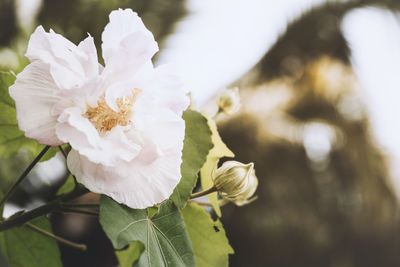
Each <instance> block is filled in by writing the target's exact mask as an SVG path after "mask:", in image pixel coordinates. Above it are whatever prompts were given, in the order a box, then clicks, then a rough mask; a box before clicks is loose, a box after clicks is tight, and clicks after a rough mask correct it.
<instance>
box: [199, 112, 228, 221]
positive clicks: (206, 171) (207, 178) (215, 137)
mask: <svg viewBox="0 0 400 267" xmlns="http://www.w3.org/2000/svg"><path fill="white" fill-rule="evenodd" d="M207 122H208V126H209V127H210V129H211V132H212V136H211V139H212V142H213V144H214V147H213V148H212V149H211V150H210V152H209V153H208V156H207V161H206V163H204V165H203V167H202V168H201V170H200V177H201V186H202V187H203V189H208V188H210V187H212V186H213V185H214V183H213V181H212V178H211V175H212V172H213V170H214V168H216V167H217V164H218V161H219V159H220V158H222V157H234V156H235V155H234V154H233V152H232V151H230V150H229V148H228V147H227V146H226V145H225V143H224V142H223V141H222V139H221V137H220V136H219V133H218V129H217V125H216V124H215V122H214V121H213V120H211V119H207ZM207 197H208V199H209V200H210V201H211V204H212V206H213V208H214V210H215V213H216V214H217V215H218V216H219V217H221V210H220V208H219V205H218V193H217V192H215V193H211V194H208V195H207Z"/></svg>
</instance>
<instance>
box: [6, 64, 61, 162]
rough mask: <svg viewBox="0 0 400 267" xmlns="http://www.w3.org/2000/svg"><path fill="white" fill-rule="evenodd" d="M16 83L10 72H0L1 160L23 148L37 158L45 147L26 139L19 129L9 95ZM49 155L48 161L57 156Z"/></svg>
mask: <svg viewBox="0 0 400 267" xmlns="http://www.w3.org/2000/svg"><path fill="white" fill-rule="evenodd" d="M14 81H15V76H14V75H13V74H11V73H10V72H0V110H1V112H0V158H9V157H11V156H13V155H14V154H15V153H16V152H18V150H20V149H21V148H24V149H28V150H29V151H31V152H32V154H33V156H34V157H36V155H37V154H39V153H40V151H41V150H42V149H43V148H44V145H41V144H39V143H38V142H36V141H35V140H33V139H30V138H27V137H25V134H24V132H23V131H21V130H20V129H19V128H18V121H17V118H16V112H15V105H14V101H13V100H12V98H11V97H10V95H9V93H8V88H9V87H10V86H11V85H12V84H13V83H14ZM53 152H54V151H53ZM47 153H50V154H49V155H48V156H47V157H46V158H47V159H50V156H51V155H53V156H54V155H55V153H53V154H52V152H50V151H48V152H47ZM47 153H46V154H47Z"/></svg>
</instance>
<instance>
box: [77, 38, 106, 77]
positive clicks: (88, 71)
mask: <svg viewBox="0 0 400 267" xmlns="http://www.w3.org/2000/svg"><path fill="white" fill-rule="evenodd" d="M78 49H79V50H80V51H82V52H84V53H86V55H87V58H86V57H84V58H81V59H80V61H81V64H82V67H83V69H84V70H85V75H86V76H88V77H92V76H95V75H98V74H99V72H100V70H101V69H102V66H101V65H100V64H99V61H98V58H97V50H96V46H95V45H94V40H93V37H92V36H90V35H89V36H88V37H86V39H85V40H83V41H82V42H80V43H79V45H78Z"/></svg>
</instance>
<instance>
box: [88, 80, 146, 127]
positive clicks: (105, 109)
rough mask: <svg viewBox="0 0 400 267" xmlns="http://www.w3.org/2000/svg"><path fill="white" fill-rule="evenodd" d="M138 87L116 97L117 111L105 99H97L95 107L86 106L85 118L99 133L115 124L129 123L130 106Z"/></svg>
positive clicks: (123, 124)
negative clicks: (130, 92)
mask: <svg viewBox="0 0 400 267" xmlns="http://www.w3.org/2000/svg"><path fill="white" fill-rule="evenodd" d="M140 92H141V90H140V89H137V88H135V89H133V91H132V94H130V95H128V96H124V97H120V98H117V100H116V105H117V108H118V111H115V110H113V109H112V108H110V107H109V106H108V105H107V103H106V101H105V99H104V98H103V100H101V101H100V100H99V101H97V107H91V106H88V107H87V111H86V113H85V114H84V117H85V118H87V119H88V120H89V121H90V122H91V123H92V124H93V126H94V127H95V128H96V129H97V131H98V132H99V133H105V132H107V131H109V130H111V129H112V128H114V127H115V126H117V125H120V126H128V125H129V124H131V123H132V122H131V120H130V119H129V118H130V117H131V114H132V107H133V104H134V103H135V100H136V97H137V95H138V94H139V93H140Z"/></svg>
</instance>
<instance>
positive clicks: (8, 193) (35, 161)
mask: <svg viewBox="0 0 400 267" xmlns="http://www.w3.org/2000/svg"><path fill="white" fill-rule="evenodd" d="M49 148H50V146H45V148H43V149H42V151H41V152H40V153H39V155H37V156H36V158H35V159H34V160H33V161H32V162H31V164H29V166H28V168H26V169H25V171H24V172H23V173H22V174H21V176H20V177H19V178H18V180H17V181H16V182H15V184H14V185H13V186H12V187H11V188H10V190H8V192H7V193H6V194H5V195H4V197H3V199H2V200H1V201H0V206H2V205H3V204H4V203H5V202H6V201H7V200H8V199H9V198H10V197H11V195H12V194H13V193H14V191H15V189H16V188H17V186H18V185H19V184H20V183H21V182H22V181H23V180H24V179H25V177H26V176H27V175H28V173H29V172H30V171H31V170H32V169H33V167H35V165H36V163H38V162H39V160H40V159H41V158H42V157H43V155H44V154H45V153H46V152H47V150H49Z"/></svg>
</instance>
